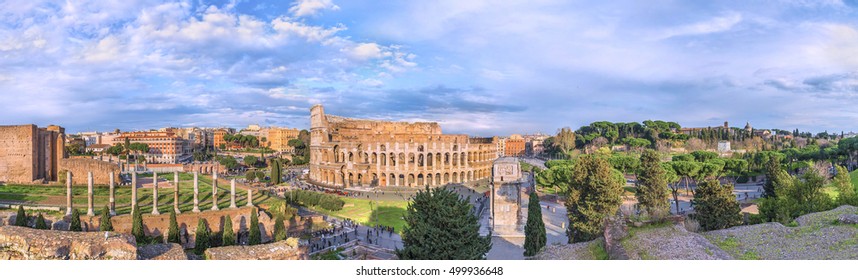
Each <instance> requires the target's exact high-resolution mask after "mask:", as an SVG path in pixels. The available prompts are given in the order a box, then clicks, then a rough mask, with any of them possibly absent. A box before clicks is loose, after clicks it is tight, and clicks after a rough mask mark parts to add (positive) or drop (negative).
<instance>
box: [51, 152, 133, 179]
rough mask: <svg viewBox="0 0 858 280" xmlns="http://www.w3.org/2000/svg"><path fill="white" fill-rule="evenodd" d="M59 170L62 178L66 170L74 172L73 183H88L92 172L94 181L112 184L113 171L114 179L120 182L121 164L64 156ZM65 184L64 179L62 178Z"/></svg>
mask: <svg viewBox="0 0 858 280" xmlns="http://www.w3.org/2000/svg"><path fill="white" fill-rule="evenodd" d="M59 170H60V171H59V172H60V173H63V174H58V175H57V176H59V177H60V178H65V176H66V175H65V174H64V173H66V171H71V173H72V184H75V185H86V183H87V173H88V172H92V179H93V183H94V184H96V185H107V184H110V172H113V176H114V178H113V180H115V182H116V184H119V182H120V181H119V171H120V170H119V166H118V165H116V163H109V162H105V161H100V160H97V159H90V158H64V159H60V163H59ZM60 183H62V184H65V181H64V180H61V182H60Z"/></svg>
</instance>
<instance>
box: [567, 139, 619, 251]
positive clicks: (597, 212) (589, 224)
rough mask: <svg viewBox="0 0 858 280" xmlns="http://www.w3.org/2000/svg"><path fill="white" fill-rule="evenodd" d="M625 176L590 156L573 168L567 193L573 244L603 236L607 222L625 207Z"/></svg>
mask: <svg viewBox="0 0 858 280" xmlns="http://www.w3.org/2000/svg"><path fill="white" fill-rule="evenodd" d="M624 182H625V180H624V179H623V176H622V174H620V172H619V171H617V170H615V169H614V168H613V167H611V165H610V164H609V163H608V161H607V160H605V159H604V158H602V157H599V156H595V155H586V156H582V157H580V158H578V162H577V164H575V165H574V166H572V170H571V172H570V176H569V182H568V186H569V187H568V192H567V194H566V209H567V215H568V216H569V227H568V228H567V231H566V234H567V235H569V243H574V242H581V241H590V240H593V239H596V238H597V237H598V236H600V233H601V231H602V225H603V221H604V219H605V218H606V217H607V216H609V215H612V214H614V213H616V212H617V209H619V207H620V204H622V198H621V195H622V193H623V183H624Z"/></svg>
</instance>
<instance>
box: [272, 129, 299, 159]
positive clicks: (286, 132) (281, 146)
mask: <svg viewBox="0 0 858 280" xmlns="http://www.w3.org/2000/svg"><path fill="white" fill-rule="evenodd" d="M300 132H301V130H299V129H297V128H280V127H271V128H268V139H267V140H268V143H267V146H268V147H269V148H271V149H272V150H275V151H278V152H290V153H291V152H293V150H294V148H292V147H290V146H289V140H292V139H298V133H300Z"/></svg>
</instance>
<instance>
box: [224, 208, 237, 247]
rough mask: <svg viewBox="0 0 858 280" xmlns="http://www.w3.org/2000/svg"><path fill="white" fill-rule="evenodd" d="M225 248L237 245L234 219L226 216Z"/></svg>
mask: <svg viewBox="0 0 858 280" xmlns="http://www.w3.org/2000/svg"><path fill="white" fill-rule="evenodd" d="M221 245H223V246H232V245H235V230H233V229H232V218H230V217H229V215H226V217H224V219H223V240H222V242H221Z"/></svg>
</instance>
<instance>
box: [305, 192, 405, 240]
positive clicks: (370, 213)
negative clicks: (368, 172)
mask: <svg viewBox="0 0 858 280" xmlns="http://www.w3.org/2000/svg"><path fill="white" fill-rule="evenodd" d="M342 199H343V200H344V201H345V202H346V204H345V206H344V207H343V209H342V210H340V211H330V210H325V209H322V208H319V207H316V208H311V209H313V210H314V211H317V212H319V213H322V214H325V215H329V216H334V217H339V218H345V219H352V220H354V221H356V222H358V223H361V224H363V225H366V226H374V225H376V224H379V225H383V226H392V227H393V228H394V229H395V230H396V231H397V232H400V233H401V232H402V229H404V228H405V220H403V219H402V216H403V215H405V208H406V207H407V206H408V202H407V201H401V200H400V201H373V200H369V199H361V198H353V197H344V198H342Z"/></svg>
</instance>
